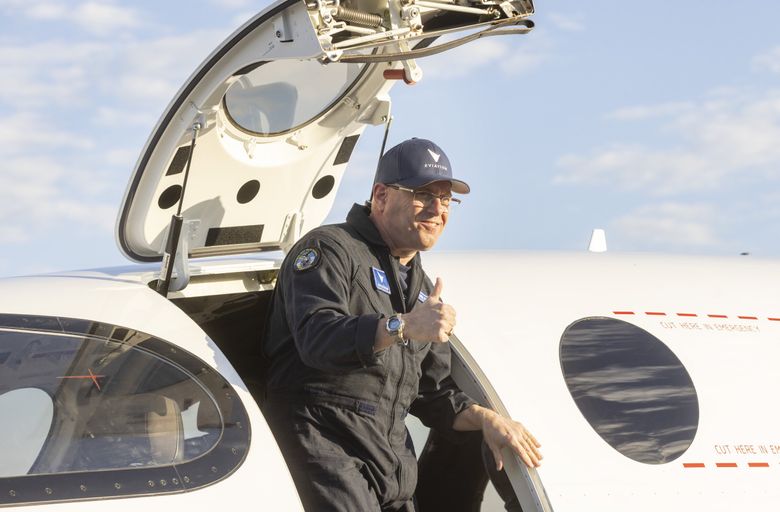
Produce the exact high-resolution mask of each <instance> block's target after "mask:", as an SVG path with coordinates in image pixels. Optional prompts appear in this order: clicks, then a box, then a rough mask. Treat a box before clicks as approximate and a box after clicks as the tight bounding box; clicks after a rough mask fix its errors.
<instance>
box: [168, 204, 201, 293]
mask: <svg viewBox="0 0 780 512" xmlns="http://www.w3.org/2000/svg"><path fill="white" fill-rule="evenodd" d="M199 227H200V220H197V219H192V220H185V221H184V225H183V226H182V233H181V237H180V238H179V245H178V246H177V247H176V257H175V258H174V260H173V274H174V275H173V276H172V277H171V284H170V286H169V287H168V291H170V292H178V291H181V290H183V289H184V288H186V287H187V285H188V284H189V282H190V265H189V255H190V241H192V240H195V235H196V234H197V232H198V228H199Z"/></svg>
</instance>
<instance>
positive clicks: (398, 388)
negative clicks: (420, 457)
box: [386, 255, 408, 495]
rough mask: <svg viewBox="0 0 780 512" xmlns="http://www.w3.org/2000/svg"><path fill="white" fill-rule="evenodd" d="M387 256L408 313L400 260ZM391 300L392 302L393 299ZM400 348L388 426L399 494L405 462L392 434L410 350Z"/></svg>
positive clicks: (404, 309)
mask: <svg viewBox="0 0 780 512" xmlns="http://www.w3.org/2000/svg"><path fill="white" fill-rule="evenodd" d="M386 257H387V259H388V260H390V261H389V263H390V268H391V269H392V271H393V280H394V282H395V289H396V290H397V292H398V295H399V296H400V297H399V298H400V299H401V300H400V302H401V310H402V311H400V312H401V313H406V300H405V298H404V294H403V292H402V291H401V290H403V288H401V281H400V279H399V277H398V267H397V265H398V262H397V261H396V260H395V258H393V257H392V256H391V255H387V256H386ZM407 291H408V290H407ZM390 302H391V303H392V300H391V301H390ZM400 348H401V372H400V374H399V377H398V385H397V386H396V388H395V389H396V393H395V396H394V397H393V403H392V405H391V406H390V421H389V426H388V428H387V442H388V444H389V445H390V447H391V449H392V451H393V455H395V462H396V465H397V467H398V469H397V470H396V480H397V482H398V491H397V492H398V495H400V493H401V484H402V482H403V472H404V467H403V464H401V459H400V457H398V453H397V452H396V450H395V446H394V445H393V440H392V434H393V426H394V425H395V408H396V407H397V406H398V399H399V397H400V396H401V386H402V385H403V382H404V377H405V376H406V352H407V350H408V347H405V346H402V347H400Z"/></svg>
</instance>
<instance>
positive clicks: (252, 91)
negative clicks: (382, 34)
mask: <svg viewBox="0 0 780 512" xmlns="http://www.w3.org/2000/svg"><path fill="white" fill-rule="evenodd" d="M363 67H364V65H363V64H341V63H331V64H322V63H320V62H319V61H316V60H276V61H271V62H266V63H263V64H261V65H259V66H258V67H256V68H255V69H253V70H252V71H250V72H248V73H246V74H244V75H242V76H240V77H239V78H238V79H237V80H236V81H235V82H233V84H231V85H230V87H229V88H228V90H227V93H225V110H226V111H227V114H228V116H229V117H230V119H231V120H232V121H233V122H234V123H235V124H236V125H238V126H239V127H241V128H242V129H244V130H246V131H248V132H251V133H253V134H257V135H274V134H278V133H283V132H287V131H290V130H293V129H295V128H297V127H299V126H301V125H303V124H305V123H308V122H309V121H311V120H312V119H315V118H316V117H319V115H320V114H322V113H323V112H325V111H326V110H327V109H328V108H330V106H331V105H333V104H334V103H335V102H336V101H338V100H339V99H341V97H342V96H343V95H344V93H345V92H346V91H347V89H349V88H350V87H351V86H352V84H353V83H355V81H357V79H358V77H359V76H360V73H361V70H362V69H363Z"/></svg>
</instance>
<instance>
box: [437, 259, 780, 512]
mask: <svg viewBox="0 0 780 512" xmlns="http://www.w3.org/2000/svg"><path fill="white" fill-rule="evenodd" d="M424 261H425V266H426V268H427V269H428V272H429V274H430V275H431V277H435V276H441V277H443V280H444V291H443V295H442V296H443V298H444V300H445V301H447V302H448V303H451V304H452V305H453V306H454V307H455V308H456V310H457V311H458V325H457V328H456V333H457V335H458V337H459V339H460V340H461V341H462V342H463V343H464V344H465V345H466V346H467V347H468V350H469V351H470V352H471V354H472V355H473V356H474V357H475V358H476V360H477V362H478V363H479V364H480V366H481V367H482V369H483V370H484V371H485V373H486V374H487V375H488V377H489V378H490V380H491V382H492V384H493V386H494V387H495V388H496V390H497V391H498V394H499V396H500V397H501V399H502V400H503V402H504V404H505V405H506V406H507V408H508V410H509V411H510V413H511V414H512V416H513V417H514V418H515V419H518V420H520V421H522V422H523V423H525V424H526V425H527V426H528V427H529V428H530V429H531V430H532V431H533V432H534V433H535V434H536V435H537V436H538V438H539V440H540V441H541V443H542V445H543V446H542V450H543V454H544V456H545V459H544V464H543V466H542V468H541V470H540V474H541V478H542V481H543V482H544V485H545V488H546V490H547V493H548V495H549V496H550V500H551V501H552V505H553V507H554V509H555V510H556V512H568V511H580V510H600V511H625V510H633V511H654V512H655V511H658V510H719V511H727V510H728V511H731V510H767V511H768V510H775V509H776V504H777V502H778V499H779V498H780V490H778V487H777V485H776V481H777V478H778V476H780V453H772V446H775V447H777V449H778V450H779V451H780V446H778V445H780V435H778V431H777V425H778V424H780V414H779V413H778V408H777V407H776V405H775V404H774V400H773V396H774V395H773V393H774V391H775V390H776V389H778V388H780V374H778V372H777V361H778V359H779V357H778V356H780V345H778V340H780V321H772V320H769V318H780V300H778V295H777V292H776V290H778V289H780V263H778V262H776V261H765V260H764V261H762V260H757V259H753V258H693V257H666V256H653V257H650V256H643V255H625V254H623V255H616V254H593V253H586V252H585V253H581V254H580V253H577V254H539V253H536V254H529V253H506V252H495V253H476V252H475V253H450V254H435V253H432V254H430V255H428V254H426V255H425V256H424ZM616 311H633V312H634V313H635V314H634V315H616V314H615V313H614V312H616ZM647 312H656V313H659V312H663V313H666V316H658V315H647V314H646V313H647ZM677 313H695V314H698V317H679V316H677ZM709 314H717V315H721V314H722V315H726V316H727V317H728V318H727V319H714V318H709V317H707V315H709ZM593 316H604V317H612V318H620V319H621V320H624V321H628V322H630V323H632V324H634V325H637V326H639V327H641V328H642V329H645V330H646V331H648V332H650V333H651V334H652V335H654V336H655V337H657V338H659V339H660V340H661V341H662V342H663V343H664V344H666V345H667V346H668V347H669V348H670V349H671V350H672V351H673V352H674V353H675V354H676V355H677V357H678V358H679V359H680V360H681V361H682V363H683V364H684V365H685V367H686V368H687V370H688V372H689V374H690V376H691V378H692V380H693V383H694V386H695V387H696V391H697V394H698V401H699V414H700V417H699V426H698V431H697V434H696V437H695V439H694V441H693V444H692V445H691V446H690V448H689V449H688V450H687V451H686V452H685V453H684V454H683V455H682V456H681V457H679V458H678V459H677V460H675V461H673V462H670V463H667V464H662V465H647V464H642V463H639V462H636V461H634V460H631V459H629V458H627V457H625V456H623V455H621V454H620V453H619V452H617V451H616V450H614V449H613V448H612V447H610V446H609V445H608V444H607V443H606V442H605V441H603V440H602V438H601V437H600V436H599V435H598V434H597V433H596V432H595V430H593V429H592V428H591V427H590V425H589V424H588V423H587V421H586V420H585V418H584V417H583V416H582V414H580V411H579V409H578V408H577V406H576V405H575V402H574V400H573V399H572V397H571V395H570V394H569V391H568V389H567V387H566V384H565V382H564V378H563V375H562V373H561V364H560V361H559V343H560V339H561V335H562V334H563V332H564V330H565V329H566V327H567V326H569V325H570V324H571V323H572V322H574V321H576V320H579V319H581V318H585V317H593ZM739 316H746V317H747V316H755V317H757V320H750V319H740V318H738V317H739ZM683 323H688V324H690V325H688V326H687V328H686V327H683V325H682V324H683ZM670 324H674V325H673V326H671V325H670ZM694 324H695V325H698V326H699V327H700V328H699V329H696V328H693V325H694ZM704 324H709V325H711V326H717V325H731V326H737V327H735V328H738V326H742V328H757V330H751V331H743V332H740V331H733V330H732V331H726V330H723V331H718V330H709V329H708V328H706V327H705V326H704ZM740 445H752V446H753V449H754V450H756V452H757V453H758V451H759V445H761V446H764V447H766V448H767V449H768V451H769V453H768V454H756V455H750V454H741V453H738V452H737V447H738V446H740ZM723 446H728V447H729V448H728V450H729V451H730V452H731V453H727V454H720V453H718V452H717V451H716V447H723ZM721 450H722V448H721ZM743 451H744V449H743ZM732 462H733V463H736V464H737V467H736V468H729V467H717V466H716V464H717V463H732ZM755 462H767V463H768V464H769V467H749V465H748V464H749V463H755ZM683 463H703V464H705V467H704V468H685V467H684V466H683Z"/></svg>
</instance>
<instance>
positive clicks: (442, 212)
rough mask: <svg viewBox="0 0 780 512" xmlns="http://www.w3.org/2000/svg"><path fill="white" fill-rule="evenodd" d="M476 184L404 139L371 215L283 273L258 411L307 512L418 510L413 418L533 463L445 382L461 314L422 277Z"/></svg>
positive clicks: (290, 262) (510, 430)
mask: <svg viewBox="0 0 780 512" xmlns="http://www.w3.org/2000/svg"><path fill="white" fill-rule="evenodd" d="M453 192H455V193H460V194H466V193H468V192H469V186H468V185H467V184H466V183H464V182H463V181H460V180H456V179H453V178H452V172H451V169H450V162H449V159H448V158H447V156H446V155H445V154H444V152H443V151H442V150H441V149H440V148H439V147H438V146H437V145H435V144H434V143H432V142H430V141H428V140H424V139H411V140H407V141H405V142H403V143H401V144H399V145H398V146H396V147H394V148H392V149H390V150H389V151H388V152H387V153H386V154H385V155H384V156H383V157H382V158H381V160H380V163H379V168H378V170H377V175H376V178H375V183H374V185H373V189H372V200H371V201H370V205H367V206H365V207H364V206H359V205H357V204H356V205H354V206H353V208H352V210H351V211H350V212H349V215H348V216H347V222H346V223H344V224H338V225H332V226H322V227H320V228H317V229H315V230H313V231H312V232H310V233H309V234H307V235H306V236H304V237H303V238H302V239H301V240H300V241H299V242H298V243H297V244H296V245H295V247H293V249H292V250H291V251H290V253H289V257H287V258H286V259H285V261H284V263H283V264H282V268H281V270H280V274H279V279H278V285H277V287H276V292H275V295H274V299H273V303H272V307H271V316H270V318H269V322H268V330H267V334H266V337H265V344H264V348H265V353H266V355H267V356H268V357H269V359H270V369H269V375H268V384H267V389H268V396H267V400H266V401H265V402H264V405H263V412H264V413H265V415H266V418H267V419H268V422H269V425H270V426H271V428H272V430H273V432H274V435H275V436H276V438H277V441H278V442H279V444H280V446H281V447H282V451H283V453H284V456H285V459H286V460H287V463H288V466H289V467H290V471H291V473H292V475H293V479H294V480H295V483H296V485H297V487H298V490H299V492H300V495H301V498H302V500H303V504H304V507H305V508H306V509H307V510H316V511H320V510H360V511H378V510H383V511H384V510H414V506H415V505H414V496H413V495H414V490H415V484H416V480H417V464H416V459H415V455H414V452H413V448H412V442H411V438H410V436H409V435H408V432H407V430H406V427H405V424H404V418H405V416H406V414H407V412H409V413H411V414H413V415H415V416H418V417H419V418H420V419H421V420H422V421H423V423H425V424H426V425H427V426H429V427H431V428H433V429H436V431H437V432H444V433H448V432H452V431H472V430H481V431H482V434H483V438H484V441H485V443H486V444H487V446H488V448H489V449H490V451H491V452H492V454H493V457H494V458H495V461H496V465H497V467H498V469H499V470H500V468H501V465H502V457H501V453H500V451H501V449H502V448H503V447H509V448H511V449H512V450H513V451H514V452H515V453H517V454H518V455H519V456H520V457H521V458H522V460H523V461H524V462H525V463H526V464H527V465H528V466H529V467H534V466H538V465H539V460H540V459H541V455H540V453H539V451H538V447H539V443H538V442H537V441H536V439H534V437H533V436H532V435H531V434H530V433H529V432H528V431H527V430H525V428H523V426H522V425H521V424H520V423H517V422H513V421H511V420H508V419H505V418H502V417H501V416H499V415H498V414H496V413H494V412H493V411H490V410H488V409H485V408H483V407H480V406H479V405H477V404H476V403H475V402H474V401H473V400H471V399H470V398H469V397H467V396H466V395H465V394H464V393H463V392H461V391H460V390H459V389H458V388H457V386H456V385H455V383H454V381H453V380H452V378H451V377H450V347H449V345H448V343H447V341H448V340H449V336H450V334H451V332H452V329H453V328H454V327H455V318H456V315H455V309H454V308H453V307H452V306H450V305H448V304H446V303H444V302H442V300H441V294H442V289H443V282H442V280H441V279H438V278H437V279H436V284H435V285H432V284H431V281H430V280H429V279H428V278H427V276H426V275H425V273H424V272H423V269H422V266H421V263H420V255H419V252H420V251H425V250H428V249H430V248H432V247H433V246H434V244H435V243H436V241H437V240H438V238H439V236H440V235H441V233H442V231H443V230H444V227H445V226H446V224H447V221H448V219H449V210H450V208H452V207H453V206H454V204H455V203H456V202H458V200H457V199H455V198H453V197H452V193H453Z"/></svg>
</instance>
